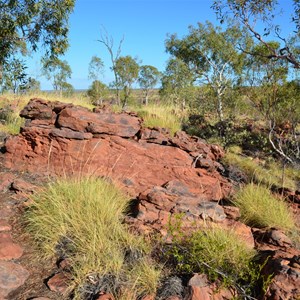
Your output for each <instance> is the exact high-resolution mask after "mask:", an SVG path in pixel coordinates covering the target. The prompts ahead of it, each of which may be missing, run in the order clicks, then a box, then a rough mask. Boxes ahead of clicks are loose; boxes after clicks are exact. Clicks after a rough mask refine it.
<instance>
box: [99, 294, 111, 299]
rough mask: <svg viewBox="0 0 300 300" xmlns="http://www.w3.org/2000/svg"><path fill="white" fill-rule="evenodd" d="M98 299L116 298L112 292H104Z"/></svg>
mask: <svg viewBox="0 0 300 300" xmlns="http://www.w3.org/2000/svg"><path fill="white" fill-rule="evenodd" d="M96 300H115V298H114V296H113V295H112V294H103V295H100V296H99V297H98V298H97V299H96Z"/></svg>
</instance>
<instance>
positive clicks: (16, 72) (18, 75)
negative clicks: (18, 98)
mask: <svg viewBox="0 0 300 300" xmlns="http://www.w3.org/2000/svg"><path fill="white" fill-rule="evenodd" d="M26 69H27V67H26V65H25V63H24V61H23V60H21V59H19V58H12V59H9V60H8V61H6V62H5V63H4V65H3V76H2V81H1V82H2V91H12V92H13V93H14V94H18V93H19V92H20V91H21V90H22V89H25V87H26V84H27V82H28V78H27V73H26Z"/></svg>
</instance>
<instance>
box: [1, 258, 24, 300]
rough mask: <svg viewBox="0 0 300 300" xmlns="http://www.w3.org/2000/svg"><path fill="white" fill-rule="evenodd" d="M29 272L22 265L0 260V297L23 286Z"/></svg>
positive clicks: (2, 297) (4, 297) (3, 297)
mask: <svg viewBox="0 0 300 300" xmlns="http://www.w3.org/2000/svg"><path fill="white" fill-rule="evenodd" d="M28 276H29V272H28V271H27V270H25V269H24V268H23V267H22V266H20V265H18V264H16V263H14V262H7V261H0V299H6V296H7V295H8V294H9V293H10V292H12V291H14V290H16V289H17V288H19V287H20V286H22V285H23V284H24V282H25V280H26V279H27V277H28Z"/></svg>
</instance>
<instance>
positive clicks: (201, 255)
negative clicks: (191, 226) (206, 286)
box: [165, 227, 269, 296]
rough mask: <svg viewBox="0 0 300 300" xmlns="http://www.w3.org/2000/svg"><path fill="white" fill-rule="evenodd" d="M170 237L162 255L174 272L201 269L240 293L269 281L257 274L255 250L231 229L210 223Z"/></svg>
mask: <svg viewBox="0 0 300 300" xmlns="http://www.w3.org/2000/svg"><path fill="white" fill-rule="evenodd" d="M173 228H174V227H173ZM172 238H173V243H172V245H171V246H168V247H167V250H166V251H165V253H166V254H165V255H166V258H167V261H168V263H171V264H172V265H173V266H174V268H175V269H176V272H177V273H178V272H179V273H181V274H186V273H187V274H193V273H195V272H197V273H205V274H206V275H207V276H208V278H209V279H210V280H211V281H213V282H219V284H221V285H225V286H227V287H230V286H231V287H236V288H237V290H238V291H239V293H241V294H243V295H242V296H246V295H247V296H249V295H252V296H253V295H256V294H257V290H259V289H262V288H263V286H266V285H267V284H268V283H269V277H268V278H264V277H263V275H262V274H261V271H262V269H263V266H264V263H263V264H258V263H256V255H257V253H256V251H255V250H254V249H252V248H251V247H249V245H247V244H246V243H245V242H244V241H243V240H241V239H240V237H239V236H237V235H236V233H235V232H234V231H233V230H229V229H228V230H226V229H224V228H219V227H211V228H206V229H203V230H197V231H195V232H194V233H191V234H189V235H187V234H186V233H182V232H181V233H180V234H178V232H177V231H176V234H175V235H172ZM258 293H260V292H258Z"/></svg>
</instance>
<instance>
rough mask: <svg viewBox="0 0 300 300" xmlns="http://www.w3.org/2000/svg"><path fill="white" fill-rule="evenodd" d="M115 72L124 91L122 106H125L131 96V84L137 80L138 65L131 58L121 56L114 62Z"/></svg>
mask: <svg viewBox="0 0 300 300" xmlns="http://www.w3.org/2000/svg"><path fill="white" fill-rule="evenodd" d="M115 71H116V73H117V75H118V78H119V80H120V85H121V87H122V88H123V91H124V98H123V101H122V102H123V103H122V106H123V107H124V106H126V105H127V102H128V99H129V96H130V94H131V89H132V84H133V83H134V82H135V81H136V80H137V79H138V76H139V65H138V63H137V62H136V60H135V59H134V58H132V57H131V56H129V55H128V56H121V57H119V58H118V59H117V60H116V61H115Z"/></svg>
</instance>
